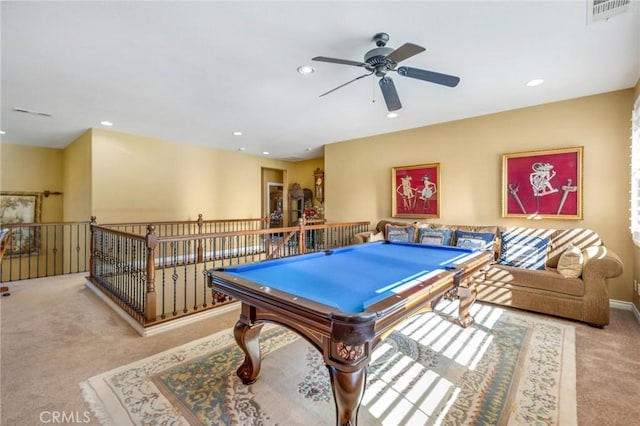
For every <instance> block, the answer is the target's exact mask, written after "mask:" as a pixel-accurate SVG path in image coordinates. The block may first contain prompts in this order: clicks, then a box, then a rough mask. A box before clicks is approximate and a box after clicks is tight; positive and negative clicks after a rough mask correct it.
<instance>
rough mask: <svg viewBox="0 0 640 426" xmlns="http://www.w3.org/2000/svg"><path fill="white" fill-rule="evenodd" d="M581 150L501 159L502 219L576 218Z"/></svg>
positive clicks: (579, 212) (579, 207) (579, 200)
mask: <svg viewBox="0 0 640 426" xmlns="http://www.w3.org/2000/svg"><path fill="white" fill-rule="evenodd" d="M581 179H582V147H578V148H567V149H560V150H554V151H540V152H529V153H518V154H505V155H504V156H503V197H504V198H503V217H510V216H514V217H528V218H566V219H579V218H581V215H582V191H581V189H582V188H581V184H580V182H581Z"/></svg>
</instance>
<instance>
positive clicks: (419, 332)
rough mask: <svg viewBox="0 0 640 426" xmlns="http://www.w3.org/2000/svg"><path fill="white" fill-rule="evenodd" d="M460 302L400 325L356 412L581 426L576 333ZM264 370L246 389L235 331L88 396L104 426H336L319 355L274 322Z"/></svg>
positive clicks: (363, 417)
mask: <svg viewBox="0 0 640 426" xmlns="http://www.w3.org/2000/svg"><path fill="white" fill-rule="evenodd" d="M472 313H473V315H474V316H475V318H476V321H477V324H476V325H475V326H473V327H470V328H467V329H463V328H461V327H460V326H458V325H457V324H456V323H455V318H456V317H457V303H455V302H454V303H448V304H447V303H443V304H441V305H439V309H438V313H437V314H436V313H431V312H429V313H425V314H421V315H418V316H415V317H413V318H410V319H409V320H407V321H405V322H404V323H403V324H401V325H400V326H399V327H398V328H397V329H396V330H395V331H394V332H393V333H391V334H390V335H389V336H388V337H387V338H386V339H385V340H384V341H383V342H382V343H381V344H380V345H379V346H378V347H377V348H376V350H375V352H374V353H373V355H372V359H371V362H370V364H369V367H368V376H367V388H366V391H365V395H364V397H363V401H362V405H361V408H360V411H359V415H358V420H359V423H360V424H366V425H386V424H389V425H400V424H405V425H410V424H425V425H426V424H429V425H431V424H442V425H475V424H499V423H504V424H507V423H509V424H522V425H525V424H534V423H538V424H552V423H555V424H557V423H565V424H571V423H575V421H576V417H577V414H576V412H575V407H576V396H575V343H574V339H575V337H574V328H573V327H572V326H571V325H567V323H566V322H562V321H555V320H553V319H547V318H544V317H542V316H539V315H532V314H527V313H523V312H518V311H511V310H505V309H503V308H499V307H494V306H490V305H482V304H476V305H474V306H473V307H472ZM260 345H261V351H262V354H263V362H262V370H261V373H260V376H259V378H258V380H257V381H256V383H254V384H252V385H249V386H245V385H243V384H242V382H241V381H240V379H239V378H238V377H237V376H236V374H235V370H236V368H237V367H238V366H239V365H240V363H241V362H242V359H243V357H244V355H243V353H242V351H241V350H240V349H239V348H238V347H237V345H236V344H235V341H234V339H233V337H232V333H231V331H225V332H221V333H217V334H214V335H212V336H209V337H207V338H203V339H200V340H197V341H194V342H191V343H188V344H186V345H183V346H180V347H177V348H174V349H172V350H169V351H166V352H163V353H161V354H158V355H155V356H153V357H150V358H147V359H144V360H141V361H139V362H136V363H133V364H130V365H127V366H123V367H120V368H118V369H115V370H112V371H109V372H106V373H103V374H101V375H98V376H95V377H92V378H90V379H89V380H88V381H87V382H84V383H82V384H81V386H82V387H83V392H84V394H85V396H86V398H87V400H89V401H90V403H91V404H92V407H93V408H94V409H95V411H96V412H99V413H101V419H102V422H103V424H105V425H107V424H109V425H119V426H120V425H126V424H132V425H137V424H149V425H153V424H158V425H159V424H179V425H182V424H183V425H217V424H229V425H236V424H242V425H257V424H264V425H276V424H287V425H297V424H300V425H303V424H327V425H332V424H335V406H334V401H333V396H332V393H331V386H330V381H329V376H328V372H327V369H326V367H325V365H324V361H323V358H322V355H321V354H320V353H319V352H318V351H316V350H315V349H314V348H313V347H311V346H310V345H309V344H308V343H307V342H306V341H305V340H304V339H301V338H299V337H297V335H296V334H295V333H293V332H291V331H288V330H286V329H284V328H282V327H279V326H265V328H264V329H263V331H262V333H261V335H260Z"/></svg>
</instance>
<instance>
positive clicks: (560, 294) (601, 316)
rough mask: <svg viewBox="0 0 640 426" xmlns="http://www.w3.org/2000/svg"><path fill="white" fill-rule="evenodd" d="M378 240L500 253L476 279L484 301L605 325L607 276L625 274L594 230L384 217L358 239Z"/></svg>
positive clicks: (619, 262) (361, 240)
mask: <svg viewBox="0 0 640 426" xmlns="http://www.w3.org/2000/svg"><path fill="white" fill-rule="evenodd" d="M378 240H389V241H408V242H412V243H421V244H435V245H443V244H444V245H454V246H455V245H457V246H462V247H474V248H479V249H485V250H492V251H493V252H494V259H495V261H494V263H492V264H491V266H490V267H489V268H488V269H487V270H485V271H483V272H480V273H479V274H477V275H476V276H475V278H474V284H475V288H476V290H477V292H478V300H480V301H483V302H488V303H492V304H498V305H503V306H510V307H514V308H519V309H524V310H528V311H533V312H539V313H543V314H548V315H554V316H558V317H563V318H569V319H573V320H577V321H582V322H585V323H587V324H590V325H593V326H596V327H604V326H606V325H607V324H609V292H608V289H607V279H608V278H614V277H617V276H619V275H621V274H622V270H623V264H622V261H621V260H620V257H619V256H618V255H617V254H616V253H614V252H613V251H611V250H610V249H608V248H607V247H606V246H605V245H604V243H603V242H602V240H601V239H600V237H599V236H598V234H597V233H596V232H594V231H592V230H589V229H582V228H574V229H544V228H526V227H501V226H465V225H442V224H433V223H420V222H413V223H406V222H397V221H389V220H382V221H380V222H378V224H377V225H376V228H375V230H373V231H368V232H360V233H358V234H356V235H354V237H353V239H352V241H351V243H352V244H363V243H368V242H372V241H378Z"/></svg>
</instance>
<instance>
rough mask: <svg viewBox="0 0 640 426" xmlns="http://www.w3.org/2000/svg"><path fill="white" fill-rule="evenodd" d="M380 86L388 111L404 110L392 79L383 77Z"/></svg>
mask: <svg viewBox="0 0 640 426" xmlns="http://www.w3.org/2000/svg"><path fill="white" fill-rule="evenodd" d="M379 84H380V89H382V96H383V97H384V101H385V102H386V104H387V109H388V110H389V111H397V110H399V109H400V108H402V104H401V103H400V98H399V97H398V92H397V91H396V86H395V85H394V84H393V80H391V78H390V77H382V78H381V79H380V82H379Z"/></svg>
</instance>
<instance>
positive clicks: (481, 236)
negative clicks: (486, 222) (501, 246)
mask: <svg viewBox="0 0 640 426" xmlns="http://www.w3.org/2000/svg"><path fill="white" fill-rule="evenodd" d="M455 236H456V246H457V247H464V248H472V249H479V250H491V249H493V240H495V239H496V235H495V234H492V233H490V232H467V231H460V230H457V231H456V234H455Z"/></svg>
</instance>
